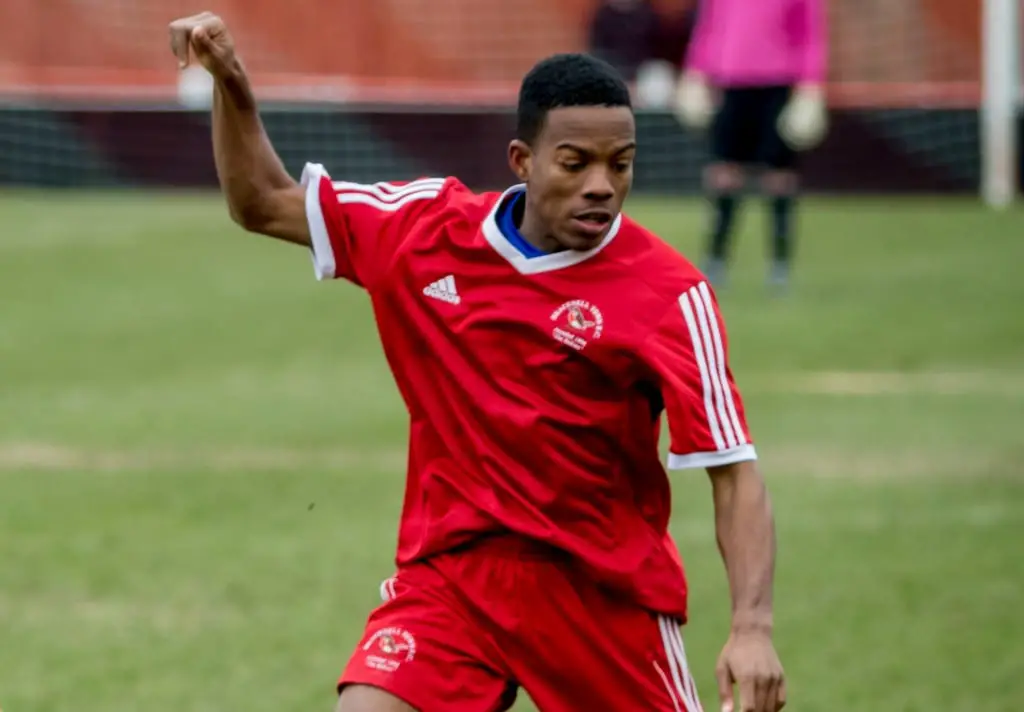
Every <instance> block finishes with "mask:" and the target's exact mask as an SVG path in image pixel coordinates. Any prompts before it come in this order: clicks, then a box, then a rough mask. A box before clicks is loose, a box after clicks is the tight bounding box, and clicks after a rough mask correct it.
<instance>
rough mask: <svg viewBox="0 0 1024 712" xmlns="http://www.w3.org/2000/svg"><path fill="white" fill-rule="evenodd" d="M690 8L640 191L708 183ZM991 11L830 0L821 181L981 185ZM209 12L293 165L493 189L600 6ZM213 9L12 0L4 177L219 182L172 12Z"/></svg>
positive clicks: (415, 0) (907, 0)
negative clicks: (517, 109)
mask: <svg viewBox="0 0 1024 712" xmlns="http://www.w3.org/2000/svg"><path fill="white" fill-rule="evenodd" d="M693 2H695V0H657V1H656V2H654V3H653V4H654V7H655V9H656V10H657V12H658V13H659V16H660V24H659V28H660V30H659V32H658V33H657V36H656V37H655V39H654V40H653V41H652V42H653V45H652V48H651V49H650V52H649V54H650V55H651V57H652V59H653V63H651V64H648V65H647V68H646V70H645V71H643V72H641V77H642V79H641V85H640V86H638V90H637V96H638V102H639V105H640V109H639V117H638V120H639V130H640V140H641V142H642V147H643V150H642V152H641V160H640V162H639V165H638V172H637V189H638V190H641V191H643V190H647V191H656V192H668V193H673V192H686V191H692V190H694V189H696V188H697V186H698V185H699V176H700V169H701V164H702V162H703V160H704V158H705V156H706V154H705V151H706V149H705V141H704V139H703V137H702V136H699V135H696V134H694V133H692V132H687V131H685V130H683V129H682V128H681V127H680V126H679V125H678V124H677V122H676V121H675V120H674V119H673V118H672V117H671V115H670V113H669V112H668V111H667V110H666V109H665V106H664V101H665V98H666V96H667V89H668V88H669V87H670V82H671V73H672V72H673V71H674V70H675V69H676V68H677V66H678V60H679V57H680V55H681V53H682V51H683V49H684V47H685V37H686V34H687V28H688V24H689V21H690V13H691V12H692V11H693V7H692V3H693ZM981 2H982V0H828V14H829V26H830V84H829V99H830V103H831V105H832V107H833V131H832V133H831V134H830V137H829V140H828V142H827V144H826V145H825V146H823V147H821V148H820V149H818V150H817V151H816V152H815V153H814V154H812V155H811V156H809V157H808V169H807V170H808V183H809V186H810V187H811V188H812V189H813V188H819V189H822V190H859V191H888V190H927V191H946V190H958V191H974V190H977V189H978V186H979V182H980V180H981V170H982V153H981V145H980V142H979V112H978V108H979V102H980V98H981V96H982V90H981V78H982V62H981V57H982V25H981V17H982V5H981ZM205 4H206V5H207V6H208V7H209V9H211V10H213V11H215V12H218V13H219V14H221V15H222V16H223V17H224V18H225V19H226V20H227V21H228V24H229V26H230V27H231V29H232V32H233V34H234V36H235V38H236V41H237V44H238V46H239V48H240V52H241V53H242V55H243V57H244V59H245V62H246V66H247V68H248V69H249V71H250V72H251V74H252V76H253V79H254V83H255V86H256V88H257V94H258V96H259V98H260V100H261V102H262V104H263V106H264V109H265V118H266V123H267V125H268V130H269V131H270V133H271V137H272V139H273V140H274V141H275V145H276V146H277V147H278V149H279V150H280V152H281V153H282V155H283V157H284V159H285V162H286V164H287V165H288V167H289V168H290V169H291V170H293V171H296V172H297V171H298V169H299V168H300V167H301V165H302V163H303V162H304V161H306V160H317V161H320V162H323V163H325V164H329V165H330V166H331V168H332V170H334V171H335V172H344V173H345V175H346V176H350V177H351V178H352V179H354V180H363V179H367V180H370V179H372V180H379V179H382V178H387V179H402V178H408V177H414V176H417V175H424V174H441V173H448V174H458V175H460V176H461V177H463V178H464V179H465V180H466V181H467V182H469V183H475V184H478V185H480V186H481V187H497V186H500V185H501V184H503V183H505V182H507V181H508V180H509V178H510V176H508V175H507V170H506V168H505V165H504V159H503V154H504V145H505V143H506V141H507V140H508V139H509V138H510V136H511V133H512V129H513V126H514V117H513V112H514V104H515V98H516V91H517V85H518V81H519V80H520V78H521V77H522V75H523V73H524V72H525V71H526V70H528V69H529V67H530V66H531V65H532V64H533V62H535V61H536V60H537V59H538V58H540V57H543V56H545V55H548V54H551V53H554V52H561V51H587V50H588V49H589V45H588V37H589V29H590V28H589V24H590V18H591V16H592V15H593V12H594V9H595V6H596V5H597V4H598V0H521V2H518V3H516V6H515V8H514V10H513V9H511V8H510V7H509V6H508V4H507V3H504V2H502V1H501V0H374V2H365V1H363V0H331V1H330V2H328V1H326V0H321V1H317V2H313V1H309V2H290V3H284V2H280V0H209V1H208V2H207V3H205ZM195 7H196V5H195V3H186V2H183V1H182V0H147V1H146V2H138V1H137V0H47V2H39V1H38V0H6V2H5V3H4V7H3V9H2V10H0V102H2V104H0V183H5V184H39V185H55V184H56V185H180V184H185V185H193V184H196V185H200V184H210V183H212V181H213V178H214V174H213V167H212V161H211V157H210V151H209V123H208V115H207V112H206V111H205V103H204V102H205V97H207V96H208V85H207V84H206V83H205V82H204V76H203V75H202V73H199V74H191V73H189V74H185V75H180V74H179V73H178V72H177V69H176V66H175V62H174V59H173V58H172V57H171V56H170V52H169V50H168V42H167V30H166V26H167V23H168V21H169V20H171V19H173V18H175V17H178V16H181V15H184V14H186V13H188V12H190V11H193V10H194V9H195ZM659 62H660V63H659ZM658 68H662V69H667V71H664V72H658V71H653V70H656V69H658Z"/></svg>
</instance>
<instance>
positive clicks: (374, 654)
mask: <svg viewBox="0 0 1024 712" xmlns="http://www.w3.org/2000/svg"><path fill="white" fill-rule="evenodd" d="M363 652H365V653H366V658H365V660H366V666H367V667H370V668H373V669H374V670H381V671H382V672H394V671H395V670H397V669H398V668H399V666H401V664H402V663H409V662H412V660H413V658H415V657H416V639H415V638H414V637H412V633H410V632H409V631H407V630H405V629H404V628H398V627H391V628H382V629H381V630H378V631H377V632H376V633H374V634H373V635H372V636H370V639H369V640H367V641H366V642H365V643H364V644H363Z"/></svg>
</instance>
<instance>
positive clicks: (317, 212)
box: [300, 163, 337, 281]
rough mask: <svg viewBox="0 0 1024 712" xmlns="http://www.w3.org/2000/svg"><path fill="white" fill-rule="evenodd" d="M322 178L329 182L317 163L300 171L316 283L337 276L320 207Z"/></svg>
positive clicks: (332, 251) (327, 176)
mask: <svg viewBox="0 0 1024 712" xmlns="http://www.w3.org/2000/svg"><path fill="white" fill-rule="evenodd" d="M323 178H327V179H328V180H330V176H329V175H327V171H326V170H325V169H324V167H323V166H322V165H320V164H319V163H307V164H306V165H305V167H304V168H303V169H302V179H301V181H300V182H301V184H302V185H303V186H305V188H306V220H307V222H308V223H309V234H310V236H311V237H312V243H313V244H312V246H311V251H310V252H311V256H312V258H313V272H314V274H316V278H317V280H318V281H322V280H325V279H334V277H335V276H336V274H337V263H336V262H335V260H334V249H333V248H332V247H331V238H330V236H329V235H328V234H327V222H326V221H325V220H324V213H323V208H322V207H321V206H320V181H321V179H323Z"/></svg>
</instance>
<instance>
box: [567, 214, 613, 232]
mask: <svg viewBox="0 0 1024 712" xmlns="http://www.w3.org/2000/svg"><path fill="white" fill-rule="evenodd" d="M572 222H573V225H574V226H575V227H576V229H577V230H578V231H579V232H581V233H583V234H585V235H587V236H589V237H598V236H600V235H601V234H603V233H604V231H605V230H607V229H608V226H609V225H611V222H612V214H611V211H608V210H600V209H594V210H584V211H582V212H579V213H576V214H575V215H573V218H572Z"/></svg>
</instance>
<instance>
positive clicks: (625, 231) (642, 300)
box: [617, 215, 711, 329]
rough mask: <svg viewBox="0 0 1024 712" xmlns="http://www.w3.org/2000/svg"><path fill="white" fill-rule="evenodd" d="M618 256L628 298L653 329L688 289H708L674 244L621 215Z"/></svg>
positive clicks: (707, 285) (695, 267)
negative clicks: (623, 272) (634, 302)
mask: <svg viewBox="0 0 1024 712" xmlns="http://www.w3.org/2000/svg"><path fill="white" fill-rule="evenodd" d="M617 241H618V242H620V246H619V251H618V254H619V260H620V261H621V262H622V264H623V265H624V267H625V268H626V270H627V273H628V275H629V280H630V282H631V289H630V290H629V292H630V294H631V295H632V298H633V299H634V300H635V301H636V309H637V311H638V312H639V313H643V314H645V315H648V318H646V319H644V321H646V322H649V323H648V325H649V326H650V327H651V328H652V329H653V328H654V327H655V326H656V325H657V324H658V323H659V322H660V320H661V317H662V315H664V314H665V312H667V311H668V310H670V309H671V308H673V307H674V306H676V305H677V304H678V302H679V300H680V299H681V298H683V296H684V295H685V294H687V293H688V292H689V291H690V290H693V289H698V290H707V291H708V292H709V293H710V291H711V288H710V285H709V284H708V282H707V279H706V278H705V276H704V274H703V273H702V272H701V271H700V270H699V269H698V268H697V266H696V265H694V264H693V263H692V262H691V261H690V260H689V259H687V258H686V256H685V255H683V254H682V252H680V251H679V250H678V249H677V248H676V247H674V246H673V245H671V244H670V243H669V242H667V241H666V240H664V239H663V238H662V237H660V236H659V235H657V234H656V233H655V232H654V231H652V230H650V229H649V228H647V227H645V226H643V225H641V224H640V223H638V222H637V221H636V220H634V219H632V218H630V217H629V216H627V215H623V217H622V224H621V227H620V234H619V236H618V237H617Z"/></svg>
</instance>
